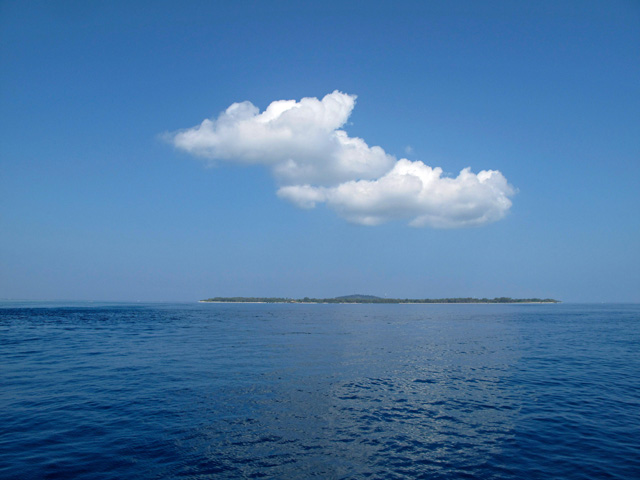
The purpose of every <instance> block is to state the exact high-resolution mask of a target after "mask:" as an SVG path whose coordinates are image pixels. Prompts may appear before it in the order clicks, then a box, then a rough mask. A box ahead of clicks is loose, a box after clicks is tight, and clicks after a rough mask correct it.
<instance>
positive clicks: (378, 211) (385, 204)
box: [278, 159, 515, 228]
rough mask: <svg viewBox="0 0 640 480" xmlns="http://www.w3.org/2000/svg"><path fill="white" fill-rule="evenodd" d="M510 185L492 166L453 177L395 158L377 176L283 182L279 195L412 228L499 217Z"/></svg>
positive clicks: (358, 219)
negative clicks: (334, 182) (332, 182)
mask: <svg viewBox="0 0 640 480" xmlns="http://www.w3.org/2000/svg"><path fill="white" fill-rule="evenodd" d="M514 193H515V192H514V189H513V187H511V186H510V185H509V184H508V183H507V180H506V179H505V178H504V176H503V175H502V174H501V173H500V172H498V171H495V170H483V171H481V172H479V173H478V174H477V175H476V174H474V173H472V172H471V171H470V169H468V168H465V169H464V170H462V171H461V172H460V174H459V175H458V176H457V177H456V178H448V177H442V169H441V168H431V167H429V166H427V165H425V164H424V163H422V162H411V161H409V160H407V159H401V160H399V161H398V162H397V163H396V165H395V166H394V167H393V169H392V170H391V171H390V172H389V173H387V174H386V175H384V176H383V177H381V178H379V179H377V180H359V181H350V182H345V183H343V184H340V185H338V186H336V187H312V186H310V185H302V186H300V185H294V186H285V187H282V188H280V189H279V190H278V195H279V196H280V197H282V198H286V199H287V200H289V201H292V202H294V203H296V204H297V205H299V206H301V207H304V208H310V207H313V206H315V204H316V203H320V202H326V203H327V205H329V206H330V207H331V208H333V209H334V210H336V212H338V214H339V215H340V216H342V217H344V218H346V219H347V220H349V221H351V222H354V223H360V224H363V225H378V224H380V223H383V222H386V221H389V220H395V219H409V220H410V224H411V225H413V226H416V227H422V226H430V227H436V228H455V227H466V226H475V225H482V224H484V223H489V222H494V221H496V220H499V219H501V218H503V217H504V216H505V215H506V213H507V211H508V210H509V208H510V207H511V200H509V197H510V196H511V195H513V194H514Z"/></svg>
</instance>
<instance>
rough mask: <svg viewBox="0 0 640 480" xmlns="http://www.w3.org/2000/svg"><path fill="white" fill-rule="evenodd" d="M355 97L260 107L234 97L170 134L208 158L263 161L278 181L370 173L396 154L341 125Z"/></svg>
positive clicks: (325, 180)
mask: <svg viewBox="0 0 640 480" xmlns="http://www.w3.org/2000/svg"><path fill="white" fill-rule="evenodd" d="M355 99H356V97H355V95H347V94H344V93H341V92H338V91H335V92H333V93H330V94H328V95H326V96H325V97H324V98H323V99H322V100H318V99H317V98H303V99H302V100H300V101H299V102H296V101H295V100H279V101H275V102H273V103H271V104H270V105H269V106H268V107H267V109H266V110H265V111H264V112H262V113H260V111H259V110H258V108H257V107H255V106H254V105H253V104H252V103H251V102H242V103H234V104H233V105H231V106H230V107H229V108H227V110H226V111H224V112H223V113H222V114H221V115H220V116H219V117H218V118H217V119H216V120H208V119H207V120H204V121H203V122H202V123H201V124H200V125H198V126H196V127H193V128H189V129H187V130H183V131H181V132H178V133H174V134H172V135H171V140H172V141H173V143H174V145H175V146H176V147H178V148H180V149H182V150H185V151H187V152H189V153H192V154H194V155H197V156H199V157H203V158H205V159H207V160H226V161H232V162H238V163H244V164H260V165H266V166H268V167H270V168H271V169H272V171H273V173H274V174H275V176H276V177H277V178H278V180H279V181H280V182H282V183H283V184H300V183H314V184H323V185H332V184H338V183H340V182H344V181H348V180H352V179H355V178H358V179H361V178H362V179H373V178H376V177H378V176H380V175H383V174H384V173H385V172H387V171H388V170H389V169H390V168H391V167H392V166H393V163H394V161H395V159H394V158H393V157H392V156H391V155H387V154H386V153H385V152H384V150H382V149H381V148H380V147H369V146H368V145H367V144H366V143H365V142H364V140H362V139H361V138H351V137H349V136H348V135H347V133H346V132H345V131H343V130H340V127H342V126H343V125H344V124H345V123H346V121H347V119H348V118H349V115H351V111H352V110H353V107H354V105H355Z"/></svg>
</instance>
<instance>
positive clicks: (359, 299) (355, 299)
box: [201, 295, 560, 303]
mask: <svg viewBox="0 0 640 480" xmlns="http://www.w3.org/2000/svg"><path fill="white" fill-rule="evenodd" d="M201 301H202V302H219V303H559V302H560V301H559V300H554V299H553V298H510V297H497V298H472V297H464V298H422V299H415V298H381V297H375V296H373V295H347V296H344V297H335V298H309V297H304V298H301V299H294V298H282V297H213V298H207V299H206V300H201Z"/></svg>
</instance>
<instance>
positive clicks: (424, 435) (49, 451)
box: [0, 302, 640, 480]
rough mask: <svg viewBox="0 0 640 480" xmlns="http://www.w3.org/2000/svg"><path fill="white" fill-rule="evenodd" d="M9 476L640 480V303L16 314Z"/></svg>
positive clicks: (34, 308)
mask: <svg viewBox="0 0 640 480" xmlns="http://www.w3.org/2000/svg"><path fill="white" fill-rule="evenodd" d="M0 478H2V479H5V480H9V479H16V480H18V479H19V480H28V479H86V480H107V479H109V480H111V479H174V478H175V479H191V480H196V479H198V480H202V479H245V478H264V479H308V478H318V479H545V480H547V479H598V480H601V479H628V480H631V479H639V478H640V305H623V304H620V305H618V304H590V305H579V304H564V303H562V304H505V305H502V304H500V305H492V304H483V305H434V304H430V305H400V304H396V305H372V304H348V305H327V304H315V305H310V304H213V303H211V304H202V303H190V304H108V303H100V304H98V303H93V304H88V303H19V302H3V303H1V304H0Z"/></svg>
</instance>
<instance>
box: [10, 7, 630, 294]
mask: <svg viewBox="0 0 640 480" xmlns="http://www.w3.org/2000/svg"><path fill="white" fill-rule="evenodd" d="M0 55H1V56H0V299H16V300H17V299H20V300H87V301H109V300H112V301H171V302H173V301H195V300H198V299H202V298H208V297H213V296H283V297H293V298H300V297H304V296H310V297H333V296H339V295H347V294H355V293H359V294H371V295H379V296H387V297H401V298H441V297H491V298H493V297H497V296H509V297H514V298H530V297H543V298H547V297H550V298H557V299H560V300H562V301H565V302H640V187H639V185H640V3H638V2H636V1H633V0H626V1H623V0H609V1H587V0H580V1H563V2H557V1H540V2H512V1H504V2H502V1H496V2H492V1H487V2H475V1H468V2H467V1H455V0H454V1H432V2H423V1H395V2H391V1H389V2H375V1H358V2H355V1H340V2H332V1H325V2H287V1H266V2H265V1H238V2H222V1H220V2H217V1H213V2H212V1H189V0H186V1H181V2H176V1H172V2H167V1H149V2H145V1H136V2H124V1H110V2H99V1H96V2H86V1H57V2H48V1H42V2H37V1H30V0H25V1H0Z"/></svg>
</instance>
